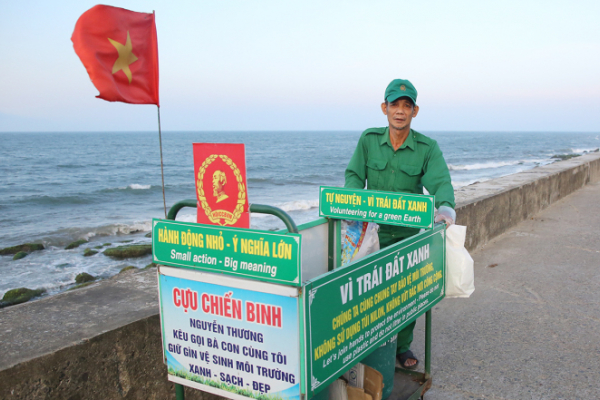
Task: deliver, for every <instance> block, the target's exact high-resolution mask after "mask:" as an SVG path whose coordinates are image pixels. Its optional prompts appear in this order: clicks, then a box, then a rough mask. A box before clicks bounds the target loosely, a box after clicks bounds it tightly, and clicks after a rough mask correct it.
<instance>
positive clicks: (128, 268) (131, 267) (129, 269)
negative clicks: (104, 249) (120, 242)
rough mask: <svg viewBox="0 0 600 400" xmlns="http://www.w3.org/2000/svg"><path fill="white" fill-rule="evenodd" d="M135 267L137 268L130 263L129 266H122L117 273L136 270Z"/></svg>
mask: <svg viewBox="0 0 600 400" xmlns="http://www.w3.org/2000/svg"><path fill="white" fill-rule="evenodd" d="M136 269H137V268H136V267H134V266H133V265H130V266H128V267H125V268H123V269H122V270H120V271H119V273H120V274H122V273H124V272H127V271H133V270H136Z"/></svg>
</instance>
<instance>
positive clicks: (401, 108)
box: [381, 97, 419, 130]
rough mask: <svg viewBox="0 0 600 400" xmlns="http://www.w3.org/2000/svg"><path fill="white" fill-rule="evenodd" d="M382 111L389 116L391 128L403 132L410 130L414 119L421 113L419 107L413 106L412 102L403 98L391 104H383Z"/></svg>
mask: <svg viewBox="0 0 600 400" xmlns="http://www.w3.org/2000/svg"><path fill="white" fill-rule="evenodd" d="M381 111H383V113H384V114H385V115H386V116H387V119H388V123H389V125H390V128H394V129H397V130H402V129H406V128H410V123H411V122H412V119H413V118H414V117H416V116H417V114H418V113H419V106H416V105H415V106H413V103H412V101H411V100H409V99H407V98H405V97H401V98H399V99H397V100H395V101H392V102H391V103H385V102H384V103H382V104H381Z"/></svg>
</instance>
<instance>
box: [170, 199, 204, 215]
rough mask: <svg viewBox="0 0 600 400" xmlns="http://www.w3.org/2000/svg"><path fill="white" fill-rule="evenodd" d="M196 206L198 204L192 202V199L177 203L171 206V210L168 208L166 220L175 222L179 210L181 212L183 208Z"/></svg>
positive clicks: (194, 201)
mask: <svg viewBox="0 0 600 400" xmlns="http://www.w3.org/2000/svg"><path fill="white" fill-rule="evenodd" d="M197 204H198V203H197V202H196V200H192V199H187V200H181V201H178V202H177V203H175V204H173V206H172V207H171V208H169V213H168V214H167V219H172V220H175V217H176V216H177V213H178V212H179V210H181V209H182V208H184V207H192V208H194V207H196V206H197Z"/></svg>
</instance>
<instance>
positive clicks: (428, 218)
mask: <svg viewBox="0 0 600 400" xmlns="http://www.w3.org/2000/svg"><path fill="white" fill-rule="evenodd" d="M434 206H435V201H434V196H429V195H422V194H420V195H419V194H409V193H395V192H380V191H378V190H364V189H345V188H338V187H328V186H321V193H320V196H319V215H320V216H321V217H331V218H338V219H352V220H358V221H372V222H377V223H378V224H387V225H401V226H408V227H411V228H426V229H427V228H429V229H430V228H433V212H434Z"/></svg>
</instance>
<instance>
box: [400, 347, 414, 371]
mask: <svg viewBox="0 0 600 400" xmlns="http://www.w3.org/2000/svg"><path fill="white" fill-rule="evenodd" d="M396 359H397V360H398V362H399V363H400V366H401V367H402V368H404V369H415V368H417V365H419V360H418V359H417V357H415V355H414V354H413V352H412V351H410V350H408V351H405V352H404V353H402V354H396ZM411 359H412V360H415V361H416V363H415V364H414V365H406V362H407V361H408V360H411Z"/></svg>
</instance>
